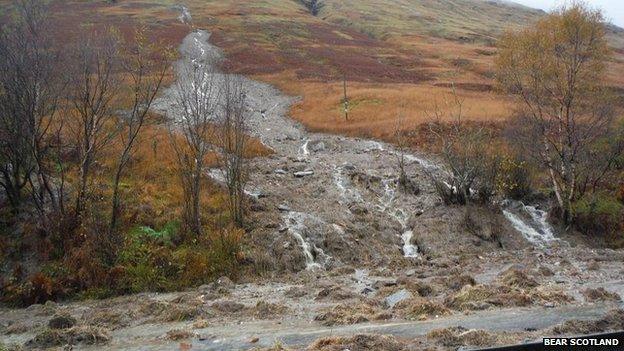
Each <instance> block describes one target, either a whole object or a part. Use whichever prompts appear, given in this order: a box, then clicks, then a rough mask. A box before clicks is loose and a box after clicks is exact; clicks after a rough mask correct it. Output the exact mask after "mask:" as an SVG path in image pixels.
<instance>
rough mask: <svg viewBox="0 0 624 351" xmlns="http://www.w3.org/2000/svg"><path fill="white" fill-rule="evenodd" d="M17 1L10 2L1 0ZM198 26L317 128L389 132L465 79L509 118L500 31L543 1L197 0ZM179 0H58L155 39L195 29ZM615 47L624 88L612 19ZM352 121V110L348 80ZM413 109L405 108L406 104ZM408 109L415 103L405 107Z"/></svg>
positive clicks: (618, 82)
mask: <svg viewBox="0 0 624 351" xmlns="http://www.w3.org/2000/svg"><path fill="white" fill-rule="evenodd" d="M0 2H4V3H6V2H7V0H0ZM184 3H185V5H186V6H188V8H189V10H190V13H191V14H192V18H193V20H192V24H193V26H194V27H196V28H205V29H207V30H209V31H210V32H212V37H211V41H212V42H213V43H214V44H216V45H218V46H219V47H221V48H222V49H223V50H224V52H225V54H226V60H225V62H224V68H225V69H227V70H229V71H232V72H237V73H241V74H247V75H254V76H256V77H257V78H259V79H262V80H265V81H267V82H270V83H272V84H275V85H277V86H278V87H279V88H281V89H282V90H284V91H285V92H287V93H289V94H292V95H299V96H302V97H303V99H302V102H301V103H299V104H298V105H296V106H295V107H294V108H293V110H292V111H291V115H292V116H293V117H294V118H296V119H298V120H300V121H302V122H303V123H305V124H306V125H307V126H308V127H309V128H311V129H315V130H322V131H329V132H339V133H346V134H351V135H366V136H372V137H378V138H386V139H388V138H389V136H390V134H391V131H392V129H393V128H394V121H395V119H396V116H397V114H398V113H402V114H406V115H407V116H406V118H407V120H408V122H409V123H413V124H415V125H417V124H419V123H422V122H423V121H426V120H427V118H428V117H427V111H428V110H430V109H431V107H432V106H431V105H432V103H434V102H435V101H439V102H443V101H444V100H446V99H448V97H449V94H450V90H451V89H450V87H451V84H453V85H454V86H455V87H456V88H457V89H458V91H459V93H460V94H461V95H462V98H464V99H465V105H466V116H467V118H471V119H474V120H480V121H488V122H492V123H497V122H499V121H503V120H505V119H506V118H507V117H508V116H509V115H510V113H511V111H512V105H511V103H510V100H509V99H508V98H507V97H505V96H501V95H499V94H497V93H496V92H495V87H494V83H493V78H494V69H493V58H494V57H495V55H496V38H497V37H498V36H499V35H500V34H501V33H502V32H503V31H504V30H505V29H508V28H512V29H513V28H521V27H522V26H527V25H531V23H534V21H536V20H537V19H538V18H539V17H540V16H542V15H544V12H543V11H540V10H535V9H530V8H528V7H525V6H521V5H517V4H513V3H508V2H503V1H494V0H325V1H324V6H322V7H321V8H320V11H319V12H318V14H317V15H313V14H312V13H310V11H309V10H308V9H307V8H306V7H305V6H304V5H303V4H302V3H301V1H299V0H257V1H239V0H186V1H185V2H184ZM176 5H179V4H177V3H176V2H175V1H171V0H119V1H118V2H117V3H116V4H113V3H111V2H109V1H106V0H96V1H71V0H69V1H55V9H56V10H57V15H58V16H60V17H62V18H63V22H62V23H63V24H62V25H63V26H66V27H67V29H68V31H69V30H80V28H81V27H80V26H79V23H80V22H82V21H95V22H97V23H106V24H113V25H117V26H120V27H121V28H122V30H127V29H129V28H130V27H131V26H133V25H136V24H138V23H140V22H143V23H145V24H147V25H148V26H149V27H150V28H151V29H152V30H153V31H152V35H153V36H154V37H155V39H160V40H163V41H165V42H168V43H169V44H171V45H176V46H177V45H178V43H180V41H181V39H182V37H183V36H184V35H185V34H186V33H187V32H188V31H189V27H188V26H187V25H185V24H183V23H181V22H180V21H179V20H178V14H179V9H176V8H179V6H176ZM609 38H610V42H611V44H612V46H613V47H614V48H615V50H614V53H615V57H614V59H613V62H612V64H611V65H610V67H609V69H610V75H609V84H610V85H612V86H614V87H616V88H617V89H619V90H622V88H623V87H624V76H623V75H622V74H621V72H622V71H624V31H623V30H621V29H620V28H617V27H614V26H609ZM345 77H346V79H347V80H348V81H349V84H348V86H349V95H350V97H351V98H352V102H353V104H352V106H351V108H352V111H351V112H352V119H351V120H350V121H348V122H346V121H344V120H343V117H342V114H341V107H340V102H341V99H342V80H343V79H344V78H345ZM401 111H403V112H401ZM405 111H407V112H405Z"/></svg>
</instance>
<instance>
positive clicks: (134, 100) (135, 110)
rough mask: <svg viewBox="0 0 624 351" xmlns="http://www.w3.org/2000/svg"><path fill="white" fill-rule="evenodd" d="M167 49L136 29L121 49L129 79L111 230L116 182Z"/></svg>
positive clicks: (155, 89) (116, 213) (157, 84)
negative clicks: (151, 42)
mask: <svg viewBox="0 0 624 351" xmlns="http://www.w3.org/2000/svg"><path fill="white" fill-rule="evenodd" d="M169 52H170V50H169V49H167V48H162V47H159V46H156V45H153V44H150V43H148V40H147V38H146V37H145V30H144V29H139V30H138V31H137V32H136V33H135V36H134V41H133V43H132V44H126V45H125V47H124V48H123V50H122V59H121V63H122V74H123V75H124V76H125V77H126V79H127V81H128V83H127V84H128V90H129V91H128V96H129V97H130V101H129V106H128V109H127V111H124V112H123V113H121V116H120V118H119V121H118V125H120V126H121V128H122V130H121V134H120V135H121V145H122V148H121V153H120V155H119V158H118V160H117V165H116V170H115V175H114V179H113V197H112V210H111V220H110V229H111V231H113V230H114V229H115V227H116V225H117V222H118V219H119V215H120V213H119V212H120V195H119V183H120V181H121V178H122V176H123V173H124V171H125V169H126V167H127V165H128V162H129V161H130V159H131V157H132V153H133V150H134V145H135V143H136V141H137V139H138V137H139V134H140V133H141V131H142V129H143V127H144V126H145V124H146V123H147V122H148V119H149V115H150V108H151V107H152V104H153V102H154V99H155V98H156V95H157V94H158V92H159V90H160V88H161V86H162V83H163V79H164V78H165V75H166V74H167V71H168V67H169V58H170V57H171V55H170V54H169Z"/></svg>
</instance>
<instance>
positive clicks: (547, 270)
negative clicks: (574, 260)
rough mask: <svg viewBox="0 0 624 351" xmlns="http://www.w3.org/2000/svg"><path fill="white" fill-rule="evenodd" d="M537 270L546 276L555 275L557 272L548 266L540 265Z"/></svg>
mask: <svg viewBox="0 0 624 351" xmlns="http://www.w3.org/2000/svg"><path fill="white" fill-rule="evenodd" d="M537 271H538V272H539V274H541V275H543V276H544V277H552V276H553V275H555V273H554V272H553V271H552V270H551V269H550V268H548V267H546V266H540V267H539V268H538V270H537Z"/></svg>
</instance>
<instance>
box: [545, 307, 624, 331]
mask: <svg viewBox="0 0 624 351" xmlns="http://www.w3.org/2000/svg"><path fill="white" fill-rule="evenodd" d="M622 329H624V310H621V309H618V310H612V311H610V312H609V313H607V314H606V315H605V316H604V317H602V318H599V319H595V320H571V321H566V322H564V323H563V324H561V325H558V326H555V327H553V328H552V332H553V333H555V334H557V335H561V334H565V335H583V334H592V333H599V332H605V331H616V330H622Z"/></svg>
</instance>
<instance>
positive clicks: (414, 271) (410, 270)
mask: <svg viewBox="0 0 624 351" xmlns="http://www.w3.org/2000/svg"><path fill="white" fill-rule="evenodd" d="M415 274H416V270H415V269H409V270H408V271H406V272H405V275H406V276H408V277H411V276H413V275H415Z"/></svg>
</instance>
